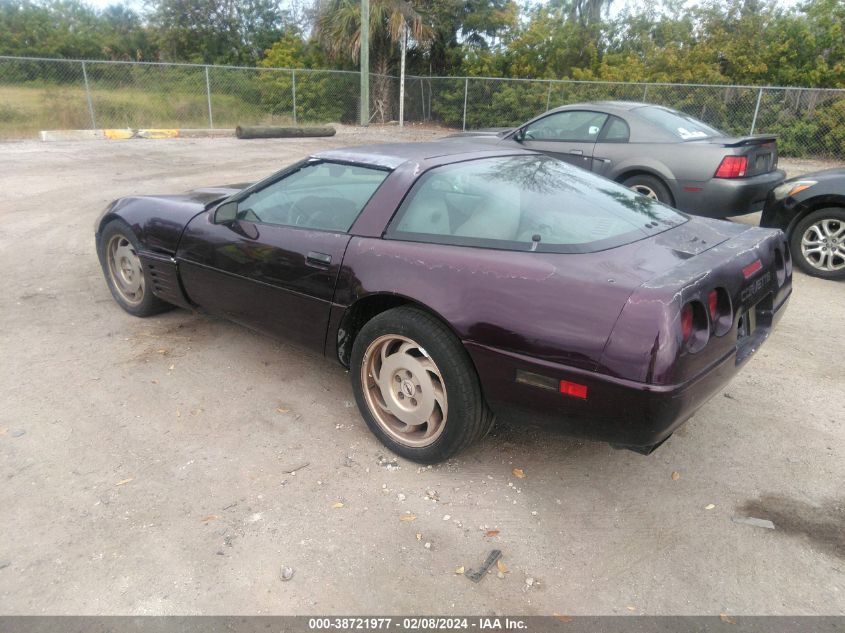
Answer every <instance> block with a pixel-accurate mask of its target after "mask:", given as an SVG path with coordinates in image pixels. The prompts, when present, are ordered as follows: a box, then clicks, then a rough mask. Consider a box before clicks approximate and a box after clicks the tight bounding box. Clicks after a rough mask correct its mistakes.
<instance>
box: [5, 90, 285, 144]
mask: <svg viewBox="0 0 845 633" xmlns="http://www.w3.org/2000/svg"><path fill="white" fill-rule="evenodd" d="M91 99H92V102H93V106H94V113H95V117H96V127H98V128H176V127H181V128H192V127H193V128H197V127H199V128H204V127H208V125H209V121H208V102H207V99H206V96H205V94H196V93H188V92H180V91H162V92H149V91H144V90H140V89H137V88H128V89H126V88H122V89H111V90H108V89H97V88H95V89H93V90H92V91H91ZM212 112H213V115H214V125H215V127H234V126H236V125H238V124H256V123H280V124H286V123H289V122H290V117H289V116H272V115H268V114H267V113H266V112H264V111H263V108H262V107H261V105H259V104H255V103H249V102H248V101H246V100H244V99H241V98H239V97H237V96H234V95H213V96H212ZM91 127H92V122H91V114H90V112H89V109H88V101H87V99H86V95H85V90H84V88H82V87H81V86H80V87H75V86H9V85H0V138H2V139H20V138H32V137H34V136H36V135H37V134H38V132H39V131H40V130H68V129H88V128H91Z"/></svg>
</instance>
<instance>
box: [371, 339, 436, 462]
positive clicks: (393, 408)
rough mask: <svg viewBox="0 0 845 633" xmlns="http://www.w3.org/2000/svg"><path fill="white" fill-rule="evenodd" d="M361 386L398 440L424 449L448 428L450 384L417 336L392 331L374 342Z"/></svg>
mask: <svg viewBox="0 0 845 633" xmlns="http://www.w3.org/2000/svg"><path fill="white" fill-rule="evenodd" d="M361 385H362V386H363V392H364V399H365V400H366V402H367V407H368V408H369V410H370V413H371V414H372V416H373V418H375V420H376V422H377V423H378V425H379V426H380V427H381V428H382V429H383V430H384V431H385V432H386V433H387V434H388V435H389V436H390V437H391V438H393V439H394V440H395V441H397V442H399V443H401V444H404V445H405V446H409V447H414V448H419V447H423V446H429V445H430V444H432V443H434V442H435V441H436V440H437V438H438V437H440V435H441V434H442V433H443V429H444V428H445V426H446V416H447V402H446V386H445V383H444V382H443V377H442V375H441V373H440V369H439V368H438V367H437V364H436V363H435V362H434V360H433V359H432V358H431V357H430V356H429V355H428V354H427V353H426V351H425V350H424V349H423V348H422V347H421V346H420V345H419V344H418V343H417V342H415V341H413V340H412V339H410V338H407V337H404V336H399V335H396V334H387V335H384V336H380V337H378V338H377V339H375V340H374V341H373V342H372V343H370V345H369V346H368V347H367V350H366V352H365V353H364V358H363V362H362V363H361Z"/></svg>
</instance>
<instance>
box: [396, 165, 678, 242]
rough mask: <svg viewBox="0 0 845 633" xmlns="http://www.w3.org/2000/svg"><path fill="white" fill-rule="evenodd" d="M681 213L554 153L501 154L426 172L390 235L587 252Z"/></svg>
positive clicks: (638, 235) (665, 224)
mask: <svg viewBox="0 0 845 633" xmlns="http://www.w3.org/2000/svg"><path fill="white" fill-rule="evenodd" d="M686 219H687V218H686V216H685V215H683V214H681V213H679V212H677V211H674V210H673V209H670V208H669V207H667V206H665V205H663V204H661V203H659V202H657V201H656V200H652V199H650V198H647V197H645V196H642V195H640V194H636V193H634V192H632V191H631V190H629V189H627V188H625V187H622V186H621V185H617V184H616V183H613V182H611V181H609V180H606V179H604V178H600V177H598V176H596V175H594V174H591V173H589V172H586V171H583V170H581V169H578V168H576V167H573V166H571V165H568V164H566V163H563V162H561V161H559V160H556V159H554V158H550V157H548V156H541V155H520V156H502V157H496V158H486V159H481V160H474V161H467V162H462V163H455V164H452V165H445V166H443V167H438V168H435V169H432V170H430V171H428V172H426V173H425V174H423V175H422V176H421V177H420V179H419V180H418V181H417V183H416V184H415V185H414V187H413V189H412V191H411V193H410V195H409V196H408V198H407V199H406V200H405V202H404V203H403V204H402V207H401V208H400V210H399V212H398V213H397V215H396V218H395V219H394V220H393V222H392V223H391V226H390V228H389V229H388V237H394V238H399V239H410V240H416V241H427V242H435V243H443V244H466V245H472V246H487V247H490V248H505V249H512V250H537V251H547V252H589V251H596V250H602V249H604V248H611V247H614V246H619V245H621V244H626V243H629V242H633V241H635V240H639V239H642V238H644V237H647V236H650V235H654V234H655V233H659V232H661V231H665V230H667V229H669V228H671V227H673V226H677V225H678V224H681V223H683V222H685V221H686Z"/></svg>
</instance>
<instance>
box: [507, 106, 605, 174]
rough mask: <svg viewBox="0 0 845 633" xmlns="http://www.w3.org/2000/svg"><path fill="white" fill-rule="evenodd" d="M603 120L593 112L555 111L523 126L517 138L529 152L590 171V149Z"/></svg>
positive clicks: (601, 114) (591, 150)
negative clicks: (537, 152)
mask: <svg viewBox="0 0 845 633" xmlns="http://www.w3.org/2000/svg"><path fill="white" fill-rule="evenodd" d="M606 120H607V115H606V114H604V113H603V112H595V111H592V110H565V111H563V112H554V113H552V114H550V115H548V116H545V117H543V118H541V119H537V120H536V121H532V122H531V123H529V124H528V125H526V126H525V127H523V128H522V129H521V130H520V132H519V137H518V138H519V140H520V141H521V143H522V144H523V145H524V146H525V147H526V148H528V149H533V150H537V151H539V152H543V153H544V154H548V155H549V156H554V157H555V158H559V159H560V160H563V161H566V162H567V163H572V164H573V165H576V166H578V167H581V168H583V169H587V170H590V169H591V167H592V157H593V146H594V145H595V143H596V140H597V139H598V136H599V133H600V132H601V130H602V127H603V126H604V123H605V121H606Z"/></svg>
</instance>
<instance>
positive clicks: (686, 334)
mask: <svg viewBox="0 0 845 633" xmlns="http://www.w3.org/2000/svg"><path fill="white" fill-rule="evenodd" d="M692 320H693V313H692V305H691V304H689V303H688V304H687V305H685V306H684V309H683V310H682V311H681V333H682V334H683V338H684V343H688V342H689V340H690V337H691V336H692Z"/></svg>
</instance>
